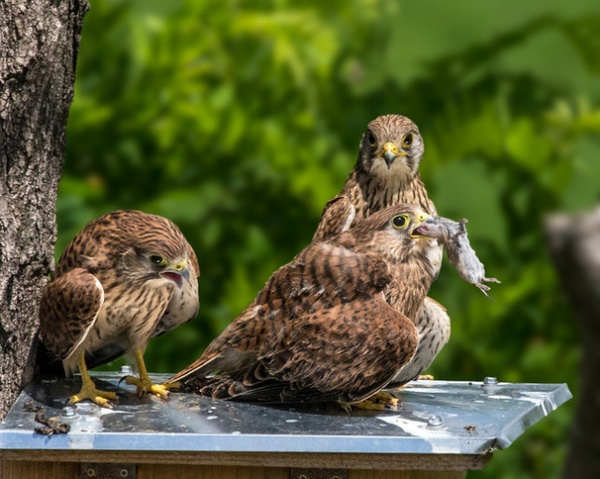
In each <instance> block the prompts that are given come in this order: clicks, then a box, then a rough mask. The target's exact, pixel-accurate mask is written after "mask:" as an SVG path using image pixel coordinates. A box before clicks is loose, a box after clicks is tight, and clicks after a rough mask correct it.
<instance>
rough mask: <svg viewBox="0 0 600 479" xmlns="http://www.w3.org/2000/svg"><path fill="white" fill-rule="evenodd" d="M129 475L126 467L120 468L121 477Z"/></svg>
mask: <svg viewBox="0 0 600 479" xmlns="http://www.w3.org/2000/svg"><path fill="white" fill-rule="evenodd" d="M127 476H129V471H128V470H127V469H121V477H127Z"/></svg>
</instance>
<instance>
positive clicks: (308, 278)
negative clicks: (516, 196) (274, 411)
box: [166, 205, 436, 404]
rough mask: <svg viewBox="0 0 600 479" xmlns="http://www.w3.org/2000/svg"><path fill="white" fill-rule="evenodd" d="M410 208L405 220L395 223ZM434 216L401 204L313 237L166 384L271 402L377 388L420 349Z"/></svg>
mask: <svg viewBox="0 0 600 479" xmlns="http://www.w3.org/2000/svg"><path fill="white" fill-rule="evenodd" d="M401 215H405V216H404V219H405V220H406V223H405V227H404V228H400V227H398V225H396V227H394V221H396V222H402V221H403V220H400V219H394V218H397V217H399V216H401ZM431 220H432V219H431V217H429V215H426V214H424V213H423V212H422V211H421V210H420V209H419V208H418V207H416V206H414V205H397V206H394V207H392V208H390V209H386V210H384V211H381V212H379V213H376V214H374V215H372V216H370V217H369V218H368V219H366V220H364V221H362V222H360V223H358V224H357V225H356V226H355V227H354V228H353V229H352V230H350V231H348V232H345V233H343V234H341V235H339V236H337V237H335V238H333V239H331V240H328V241H317V242H313V243H312V244H311V245H309V246H308V247H307V248H306V249H304V250H303V251H301V252H300V253H299V254H298V255H297V256H296V257H295V258H294V259H293V260H292V261H291V262H290V263H288V264H287V265H285V266H283V267H281V268H280V269H278V270H277V271H276V272H275V273H273V275H272V276H271V277H270V278H269V280H268V281H267V283H266V284H265V287H264V288H263V289H262V290H261V291H260V292H259V293H258V295H257V297H256V299H255V300H254V301H253V302H252V303H251V304H250V305H249V306H248V307H247V308H246V310H245V311H243V312H242V314H240V315H239V316H238V317H237V318H236V319H235V320H234V321H233V322H232V323H231V324H230V325H229V326H228V327H227V328H226V329H225V330H224V331H223V333H221V335H220V336H219V337H217V338H216V339H215V340H214V341H213V342H212V343H211V344H210V345H209V346H208V347H207V349H206V350H205V351H204V353H203V354H202V356H201V357H200V358H199V359H198V360H197V361H196V362H194V363H193V364H191V365H190V366H188V367H187V368H185V369H184V370H183V371H181V372H179V373H177V374H176V375H175V376H173V377H172V378H170V379H169V380H168V381H167V382H166V384H168V385H169V384H175V383H180V384H181V387H182V389H183V390H187V391H192V392H196V393H198V394H201V395H206V396H212V397H214V398H222V399H238V400H246V401H259V402H267V403H296V402H339V403H344V404H347V403H356V402H359V401H362V400H364V399H366V398H368V397H370V396H372V395H373V394H375V393H377V392H378V391H379V390H380V389H382V388H383V387H385V386H386V384H387V383H388V382H389V381H390V380H391V379H392V378H393V376H394V375H395V374H396V372H397V371H398V369H400V368H401V367H402V365H404V364H406V363H408V362H409V361H410V359H411V358H412V357H413V355H414V352H415V350H416V346H417V341H418V340H417V332H416V330H415V327H414V325H413V323H412V321H411V320H410V319H408V317H407V316H408V315H414V314H415V313H416V311H417V310H418V309H419V308H420V306H421V303H422V301H423V299H424V298H425V296H426V294H427V291H428V289H429V285H430V284H431V281H432V280H433V277H434V275H435V273H434V267H433V265H431V263H430V261H429V259H428V258H429V254H428V253H429V250H430V248H432V247H435V244H436V243H435V241H434V240H431V239H429V238H426V237H425V236H421V235H420V232H419V231H418V225H419V224H425V223H424V222H426V221H431ZM391 264H393V265H394V266H393V267H392V266H391ZM389 288H393V289H394V290H395V291H397V292H398V294H399V297H398V298H397V301H396V303H397V304H396V306H397V307H396V308H392V307H391V306H390V304H389V303H388V302H387V301H386V296H385V294H384V293H385V291H386V290H387V289H389Z"/></svg>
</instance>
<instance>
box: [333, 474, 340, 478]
mask: <svg viewBox="0 0 600 479" xmlns="http://www.w3.org/2000/svg"><path fill="white" fill-rule="evenodd" d="M331 479H341V477H340V476H338V475H337V474H334V475H333V476H331Z"/></svg>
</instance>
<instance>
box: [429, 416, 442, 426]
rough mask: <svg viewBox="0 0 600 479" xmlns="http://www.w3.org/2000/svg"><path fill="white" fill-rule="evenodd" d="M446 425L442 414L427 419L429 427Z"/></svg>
mask: <svg viewBox="0 0 600 479" xmlns="http://www.w3.org/2000/svg"><path fill="white" fill-rule="evenodd" d="M443 425H444V420H443V419H442V418H441V417H440V416H431V417H430V418H429V420H428V421H427V427H429V428H439V427H442V426H443Z"/></svg>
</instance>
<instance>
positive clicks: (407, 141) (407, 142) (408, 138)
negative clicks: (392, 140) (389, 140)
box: [402, 133, 414, 148]
mask: <svg viewBox="0 0 600 479" xmlns="http://www.w3.org/2000/svg"><path fill="white" fill-rule="evenodd" d="M413 140H414V135H413V134H412V133H407V134H406V135H404V138H402V148H410V146H411V145H412V144H413Z"/></svg>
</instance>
